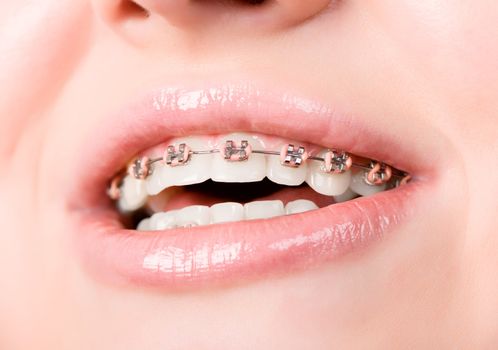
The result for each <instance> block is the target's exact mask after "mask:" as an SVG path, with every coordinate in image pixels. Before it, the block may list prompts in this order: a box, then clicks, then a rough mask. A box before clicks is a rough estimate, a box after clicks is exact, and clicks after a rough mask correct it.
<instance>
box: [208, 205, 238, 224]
mask: <svg viewBox="0 0 498 350" xmlns="http://www.w3.org/2000/svg"><path fill="white" fill-rule="evenodd" d="M241 220H244V206H243V205H242V204H240V203H233V202H226V203H219V204H215V205H213V206H211V223H212V224H216V223H220V222H231V221H241Z"/></svg>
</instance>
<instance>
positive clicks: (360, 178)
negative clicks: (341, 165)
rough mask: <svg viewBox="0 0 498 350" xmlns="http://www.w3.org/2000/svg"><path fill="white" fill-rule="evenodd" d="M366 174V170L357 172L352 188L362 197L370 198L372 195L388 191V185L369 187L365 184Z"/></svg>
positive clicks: (353, 178) (353, 177)
mask: <svg viewBox="0 0 498 350" xmlns="http://www.w3.org/2000/svg"><path fill="white" fill-rule="evenodd" d="M365 175H366V172H365V171H364V170H360V171H357V172H355V173H354V174H353V176H352V179H351V185H350V188H351V190H353V191H354V192H355V193H357V194H359V195H360V196H370V195H372V194H375V193H378V192H382V191H384V190H385V189H386V184H382V185H378V186H375V185H369V184H367V183H366V182H365Z"/></svg>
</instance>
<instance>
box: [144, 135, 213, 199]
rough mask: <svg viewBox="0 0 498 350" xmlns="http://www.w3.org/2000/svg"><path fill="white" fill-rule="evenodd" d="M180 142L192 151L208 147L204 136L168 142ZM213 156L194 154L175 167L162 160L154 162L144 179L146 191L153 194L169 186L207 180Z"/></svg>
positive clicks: (176, 143) (177, 143)
mask: <svg viewBox="0 0 498 350" xmlns="http://www.w3.org/2000/svg"><path fill="white" fill-rule="evenodd" d="M181 143H186V144H187V145H188V146H189V147H190V148H191V149H192V150H194V151H198V150H207V149H210V147H209V143H208V141H207V139H206V137H202V136H192V137H186V138H181V139H175V140H172V142H171V143H170V144H172V145H179V144H181ZM214 156H215V155H213V154H202V155H195V154H194V155H192V156H191V157H190V160H189V162H188V163H187V164H185V165H178V166H175V167H172V166H169V165H166V164H164V163H163V162H159V163H155V164H154V166H153V168H152V169H153V170H152V175H151V176H149V177H148V178H147V179H146V180H145V181H146V184H147V192H148V193H149V194H150V195H155V194H158V193H159V192H161V191H162V190H164V189H165V188H168V187H170V186H185V185H192V184H197V183H201V182H204V181H206V180H208V179H209V178H210V177H211V173H210V168H211V162H212V160H213V157H214Z"/></svg>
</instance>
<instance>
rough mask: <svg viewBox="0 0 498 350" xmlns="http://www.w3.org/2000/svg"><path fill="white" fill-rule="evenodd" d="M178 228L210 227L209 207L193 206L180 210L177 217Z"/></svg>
mask: <svg viewBox="0 0 498 350" xmlns="http://www.w3.org/2000/svg"><path fill="white" fill-rule="evenodd" d="M175 217H176V225H177V226H178V227H190V226H202V225H208V224H209V222H210V221H211V216H210V211H209V207H207V206H204V205H192V206H189V207H185V208H183V209H180V210H178V212H177V213H176V215H175Z"/></svg>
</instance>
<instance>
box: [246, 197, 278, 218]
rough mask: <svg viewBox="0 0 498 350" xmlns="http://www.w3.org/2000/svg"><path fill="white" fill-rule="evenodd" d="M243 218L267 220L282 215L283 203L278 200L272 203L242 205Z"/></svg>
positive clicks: (259, 202)
mask: <svg viewBox="0 0 498 350" xmlns="http://www.w3.org/2000/svg"><path fill="white" fill-rule="evenodd" d="M244 212H245V218H246V219H247V220H251V219H267V218H272V217H275V216H280V215H284V213H285V210H284V203H282V201H279V200H274V201H256V202H250V203H247V204H245V205H244Z"/></svg>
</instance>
